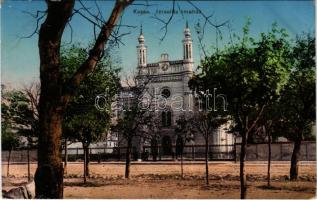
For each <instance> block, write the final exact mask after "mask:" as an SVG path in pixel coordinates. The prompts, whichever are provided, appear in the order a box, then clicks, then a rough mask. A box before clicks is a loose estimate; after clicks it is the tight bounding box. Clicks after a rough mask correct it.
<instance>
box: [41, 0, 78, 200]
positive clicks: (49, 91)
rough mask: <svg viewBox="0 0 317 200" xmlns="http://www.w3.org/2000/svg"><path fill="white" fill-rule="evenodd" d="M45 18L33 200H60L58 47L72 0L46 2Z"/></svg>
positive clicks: (42, 26) (60, 109)
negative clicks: (34, 195) (48, 199)
mask: <svg viewBox="0 0 317 200" xmlns="http://www.w3.org/2000/svg"><path fill="white" fill-rule="evenodd" d="M46 3H47V17H46V19H45V21H44V23H43V24H42V25H41V28H40V31H39V41H38V47H39V54H40V80H41V92H40V100H39V133H40V134H39V138H38V167H37V170H36V173H35V193H36V198H56V199H60V198H63V164H62V160H61V155H60V146H61V142H60V137H61V129H62V118H63V115H62V114H63V110H64V106H65V105H63V101H64V99H63V98H62V92H63V91H62V86H63V84H62V82H61V80H62V78H61V72H60V45H61V38H62V35H63V32H64V29H65V26H66V24H67V22H68V20H69V17H70V16H71V14H72V11H73V6H74V0H69V1H46Z"/></svg>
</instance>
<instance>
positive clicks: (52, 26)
mask: <svg viewBox="0 0 317 200" xmlns="http://www.w3.org/2000/svg"><path fill="white" fill-rule="evenodd" d="M131 2H132V1H117V2H116V4H115V6H114V8H113V10H112V12H111V14H110V16H109V19H108V21H107V23H105V24H104V25H103V27H102V30H101V31H100V34H99V35H98V38H97V40H96V42H95V45H94V47H93V49H92V50H91V51H90V52H89V57H88V58H87V60H86V61H85V62H84V63H82V65H81V66H80V67H79V68H78V70H77V72H76V73H75V74H74V75H73V76H72V78H71V79H70V80H69V81H67V82H66V83H65V82H63V78H64V77H63V76H62V74H61V69H60V46H61V39H62V35H63V32H64V29H65V26H66V24H67V23H68V22H69V18H70V17H71V16H72V14H73V7H74V3H75V0H59V1H46V3H47V10H46V12H47V15H46V19H45V21H44V22H43V24H42V25H41V28H40V30H39V41H38V47H39V54H40V80H41V92H40V100H39V133H40V134H39V138H38V167H37V170H36V173H35V193H36V198H56V199H61V198H63V174H64V173H63V164H62V159H61V154H60V147H61V140H60V138H61V128H62V119H63V111H64V110H65V106H66V104H67V102H68V101H69V99H70V97H71V96H72V95H74V91H75V89H76V88H77V87H78V85H79V84H80V82H81V81H82V80H83V79H84V78H85V77H86V75H87V74H88V73H90V72H91V71H92V70H93V69H94V68H95V66H96V64H97V62H98V61H99V60H100V58H101V57H102V54H103V52H104V47H105V43H106V42H107V41H108V39H109V37H110V35H111V33H112V30H113V28H114V27H115V25H116V23H117V21H118V20H119V19H120V17H121V14H122V12H123V10H124V9H125V7H126V6H127V5H129V4H130V3H131Z"/></svg>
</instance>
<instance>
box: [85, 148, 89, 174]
mask: <svg viewBox="0 0 317 200" xmlns="http://www.w3.org/2000/svg"><path fill="white" fill-rule="evenodd" d="M89 161H90V153H89V147H87V149H86V165H85V167H86V176H87V177H89Z"/></svg>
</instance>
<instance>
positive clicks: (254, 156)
mask: <svg viewBox="0 0 317 200" xmlns="http://www.w3.org/2000/svg"><path fill="white" fill-rule="evenodd" d="M271 145H272V146H271V150H272V151H271V159H272V160H276V161H289V160H291V157H292V152H293V148H294V143H291V142H279V143H272V144H271ZM240 149H241V144H236V152H237V156H236V158H237V159H239V154H240ZM246 152H247V153H246V160H249V161H266V160H268V144H266V143H261V144H250V145H248V146H247V151H246ZM300 154H301V156H300V160H302V161H315V160H316V142H308V141H305V142H302V145H301V150H300Z"/></svg>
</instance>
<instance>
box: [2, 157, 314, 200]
mask: <svg viewBox="0 0 317 200" xmlns="http://www.w3.org/2000/svg"><path fill="white" fill-rule="evenodd" d="M124 167H125V166H124V165H123V164H122V163H111V164H110V163H100V164H97V163H92V164H91V165H90V178H89V179H88V182H87V183H86V184H84V183H83V179H82V172H83V165H82V164H81V163H69V164H68V170H67V172H68V173H67V175H66V176H65V191H64V197H65V198H169V199H170V198H172V199H173V198H192V199H199V198H217V199H220V198H239V192H240V186H239V165H238V164H237V163H231V162H226V163H210V165H209V171H210V176H209V178H210V184H209V186H206V184H205V180H204V170H205V166H204V165H203V163H199V164H197V163H195V164H185V165H184V178H183V179H182V178H181V177H180V165H179V163H177V162H174V163H161V164H140V163H134V164H132V165H131V178H130V179H129V180H126V179H124V178H123V175H124ZM289 167H290V166H289V163H287V162H279V163H273V165H272V170H271V177H272V184H271V185H272V187H271V188H267V187H266V171H267V166H266V164H265V163H247V164H246V174H247V179H248V195H247V197H248V198H261V199H263V198H274V199H294V198H299V199H306V198H314V197H315V194H316V165H315V163H312V162H310V163H301V165H300V166H299V174H300V178H299V180H298V181H296V182H291V181H289V180H288V172H289ZM35 169H36V165H35V164H32V165H31V174H34V172H35ZM6 172H7V167H6V165H4V164H3V165H2V181H3V183H2V186H3V189H5V190H7V189H10V188H12V187H13V186H18V185H21V184H23V183H25V182H26V181H27V166H26V165H21V164H20V165H11V166H10V176H9V177H6Z"/></svg>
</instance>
